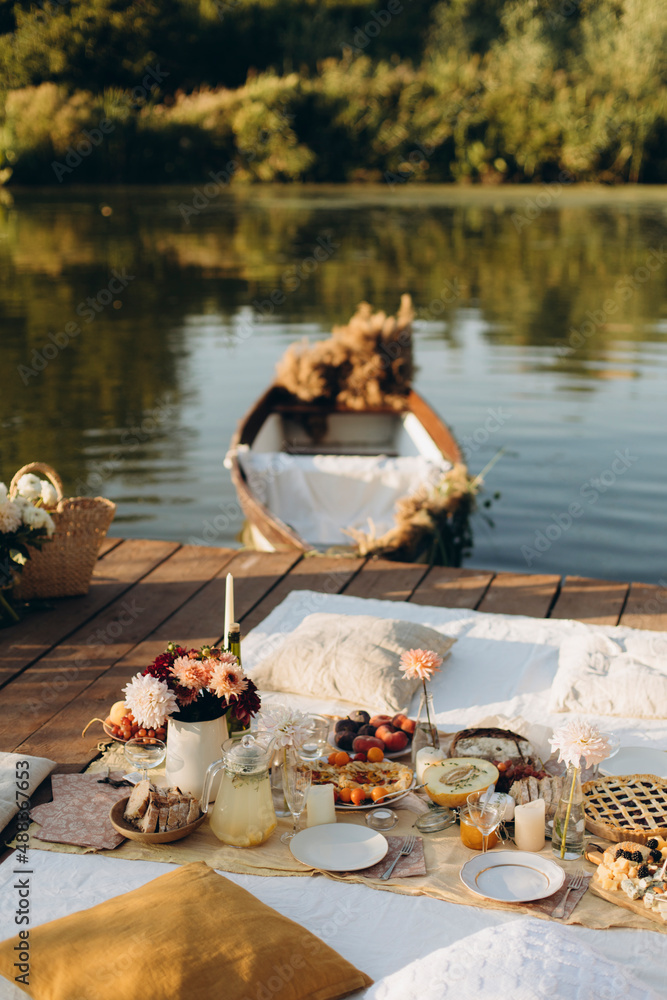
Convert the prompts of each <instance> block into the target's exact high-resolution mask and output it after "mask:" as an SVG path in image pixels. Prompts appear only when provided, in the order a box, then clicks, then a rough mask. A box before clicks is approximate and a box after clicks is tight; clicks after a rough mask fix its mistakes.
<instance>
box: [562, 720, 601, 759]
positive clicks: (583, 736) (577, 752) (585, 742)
mask: <svg viewBox="0 0 667 1000" xmlns="http://www.w3.org/2000/svg"><path fill="white" fill-rule="evenodd" d="M549 743H550V744H551V748H552V750H553V751H554V753H555V752H556V751H558V753H559V757H558V760H559V761H560V762H563V763H565V764H567V765H568V766H569V765H572V766H573V767H581V758H582V757H583V758H584V760H585V762H586V767H593V765H594V764H599V763H601V761H603V760H606V759H607V757H608V756H609V754H610V753H611V747H610V746H609V742H608V740H607V738H606V735H605V734H604V733H601V732H600V731H599V729H596V728H595V726H592V725H591V724H590V722H583V721H581V720H579V719H572V720H570V722H566V723H565V724H564V725H562V726H560V727H559V728H558V729H556V730H555V731H554V734H553V736H552V737H551V739H550V740H549Z"/></svg>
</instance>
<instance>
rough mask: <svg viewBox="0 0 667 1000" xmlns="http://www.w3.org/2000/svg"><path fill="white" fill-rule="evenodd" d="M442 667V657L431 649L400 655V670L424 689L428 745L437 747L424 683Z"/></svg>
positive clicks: (415, 650)
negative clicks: (418, 681)
mask: <svg viewBox="0 0 667 1000" xmlns="http://www.w3.org/2000/svg"><path fill="white" fill-rule="evenodd" d="M441 666H442V657H441V656H439V655H438V653H434V652H433V650H431V649H408V650H406V651H405V652H404V653H401V670H402V671H403V674H404V676H405V677H407V678H408V679H409V680H417V679H419V680H420V681H421V682H422V687H423V688H424V705H425V707H426V724H427V726H428V731H427V733H428V735H427V739H428V745H430V746H434V747H437V746H438V729H437V726H435V725H434V723H433V721H432V719H431V712H430V709H429V701H428V692H427V690H426V681H430V680H431V677H432V676H433V674H434V673H437V672H438V671H439V670H440V667H441Z"/></svg>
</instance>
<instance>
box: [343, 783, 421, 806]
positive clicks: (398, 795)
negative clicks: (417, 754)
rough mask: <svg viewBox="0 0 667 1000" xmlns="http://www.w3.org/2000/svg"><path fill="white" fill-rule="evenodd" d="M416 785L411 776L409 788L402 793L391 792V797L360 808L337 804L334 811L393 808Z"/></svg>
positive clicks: (363, 804) (349, 804)
mask: <svg viewBox="0 0 667 1000" xmlns="http://www.w3.org/2000/svg"><path fill="white" fill-rule="evenodd" d="M416 784H417V779H416V777H415V776H414V775H413V777H412V781H411V783H410V787H409V788H405V789H404V790H403V791H402V792H393V794H391V795H385V797H384V798H383V799H380V801H379V802H364V803H362V805H360V806H354V805H352V803H351V802H337V803H336V809H340V811H341V812H354V811H355V810H357V809H377V808H381V807H382V806H393V804H394V802H398V801H399V799H402V798H404V797H405V796H406V795H407V794H408V792H411V791H412V789H413V788H414V787H415V785H416Z"/></svg>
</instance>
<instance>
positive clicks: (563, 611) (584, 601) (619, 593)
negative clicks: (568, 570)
mask: <svg viewBox="0 0 667 1000" xmlns="http://www.w3.org/2000/svg"><path fill="white" fill-rule="evenodd" d="M629 586H630V585H629V584H627V583H616V582H614V581H612V580H591V579H588V577H584V576H568V577H566V578H565V582H564V584H563V586H562V587H561V592H560V594H559V596H558V600H557V601H556V603H555V605H554V607H553V608H552V610H551V615H550V617H551V618H574V619H575V621H579V622H587V623H588V624H590V625H617V624H618V619H619V617H620V614H621V611H622V610H623V604H624V602H625V598H626V595H627V593H628V589H629Z"/></svg>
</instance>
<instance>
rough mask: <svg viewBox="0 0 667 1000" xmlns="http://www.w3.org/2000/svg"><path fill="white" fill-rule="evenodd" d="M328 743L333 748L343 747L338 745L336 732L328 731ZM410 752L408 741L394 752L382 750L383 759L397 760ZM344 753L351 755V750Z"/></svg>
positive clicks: (410, 745) (410, 747) (339, 748)
mask: <svg viewBox="0 0 667 1000" xmlns="http://www.w3.org/2000/svg"><path fill="white" fill-rule="evenodd" d="M329 744H330V745H331V746H332V747H333V748H334V750H342V749H343V747H339V746H338V743H337V742H336V733H329ZM411 752H412V744H411V743H408V745H407V747H406V748H405V750H396V751H394V753H389V752H388V751H387V750H384V751H383V753H384V757H385V760H398V759H399V758H401V757H408V756H409V755H410V753H411ZM345 753H349V754H350V756H352V751H351V750H346V751H345Z"/></svg>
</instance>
